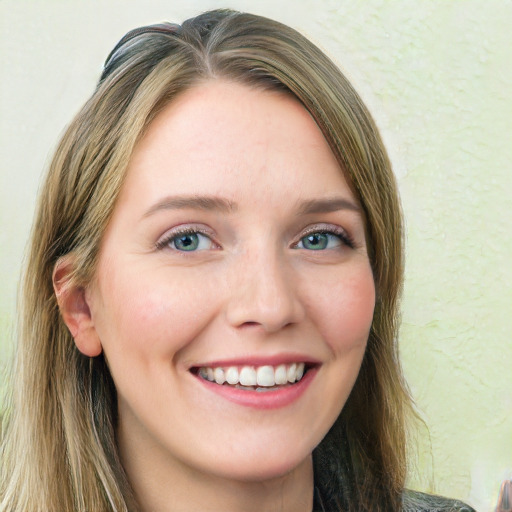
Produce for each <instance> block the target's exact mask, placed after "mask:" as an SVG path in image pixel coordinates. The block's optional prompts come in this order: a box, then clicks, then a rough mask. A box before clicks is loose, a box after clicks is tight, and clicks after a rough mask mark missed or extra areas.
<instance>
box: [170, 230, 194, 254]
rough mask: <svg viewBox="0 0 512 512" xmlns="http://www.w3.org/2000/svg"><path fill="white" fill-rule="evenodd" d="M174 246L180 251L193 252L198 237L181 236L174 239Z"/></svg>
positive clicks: (191, 234) (192, 234)
mask: <svg viewBox="0 0 512 512" xmlns="http://www.w3.org/2000/svg"><path fill="white" fill-rule="evenodd" d="M174 245H175V247H176V249H178V250H180V251H194V250H196V249H197V247H198V245H199V237H198V236H197V234H196V233H189V234H187V235H181V236H179V237H177V238H175V239H174Z"/></svg>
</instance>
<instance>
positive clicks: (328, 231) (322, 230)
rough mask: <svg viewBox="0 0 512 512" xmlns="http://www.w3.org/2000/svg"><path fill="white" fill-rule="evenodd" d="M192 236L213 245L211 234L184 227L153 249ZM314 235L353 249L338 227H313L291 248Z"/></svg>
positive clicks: (351, 242) (162, 247)
mask: <svg viewBox="0 0 512 512" xmlns="http://www.w3.org/2000/svg"><path fill="white" fill-rule="evenodd" d="M194 234H200V235H203V236H206V237H207V238H209V239H210V240H211V241H212V244H214V243H215V242H214V241H213V240H212V236H211V233H209V232H208V231H207V230H204V229H200V228H196V227H194V226H190V227H186V228H182V229H181V228H178V229H176V230H175V231H172V232H171V233H169V234H168V235H167V236H165V237H164V238H162V239H161V240H158V241H157V242H156V244H155V248H156V249H157V250H161V249H165V248H168V247H169V244H170V243H171V242H172V241H173V240H176V239H178V238H180V237H183V236H186V235H194ZM316 234H322V235H333V236H335V237H337V238H339V239H340V241H341V243H342V245H345V246H347V247H349V248H351V249H353V248H354V247H355V243H354V241H353V239H352V238H351V237H350V236H349V235H348V234H347V232H346V231H345V230H344V229H342V228H340V227H338V226H329V227H328V228H327V227H319V226H313V227H311V228H310V229H308V230H306V231H305V232H303V233H302V234H301V237H300V239H299V241H298V242H296V243H294V244H293V247H294V248H296V247H297V245H298V244H299V243H300V242H301V241H302V240H303V239H304V238H306V237H307V236H310V235H316ZM173 250H175V251H178V252H185V251H180V250H179V249H173ZM305 250H308V249H305ZM309 250H311V249H309ZM191 252H195V251H191Z"/></svg>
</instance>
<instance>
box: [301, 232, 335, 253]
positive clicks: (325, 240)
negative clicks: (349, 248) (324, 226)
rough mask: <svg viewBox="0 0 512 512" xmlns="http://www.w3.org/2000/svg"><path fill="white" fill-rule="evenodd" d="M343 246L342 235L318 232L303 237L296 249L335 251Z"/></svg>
mask: <svg viewBox="0 0 512 512" xmlns="http://www.w3.org/2000/svg"><path fill="white" fill-rule="evenodd" d="M341 245H342V239H341V236H340V235H336V234H334V233H324V232H316V233H309V234H308V235H306V236H303V237H302V238H301V239H300V241H299V243H298V244H297V246H296V247H297V248H298V249H307V250H310V251H323V250H324V249H334V248H335V247H340V246H341Z"/></svg>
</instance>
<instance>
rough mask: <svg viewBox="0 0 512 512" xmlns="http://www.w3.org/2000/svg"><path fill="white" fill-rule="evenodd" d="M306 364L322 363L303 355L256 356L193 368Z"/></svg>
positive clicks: (218, 360)
mask: <svg viewBox="0 0 512 512" xmlns="http://www.w3.org/2000/svg"><path fill="white" fill-rule="evenodd" d="M292 363H305V364H307V365H317V364H320V361H319V360H318V359H316V358H314V357H311V356H306V355H303V354H274V355H269V356H263V355H261V354H259V355H255V356H244V357H238V358H229V359H215V360H212V361H204V362H200V363H197V364H193V365H192V366H190V368H189V369H192V368H202V367H205V368H208V367H209V368H218V367H222V368H225V367H229V366H279V365H280V364H292Z"/></svg>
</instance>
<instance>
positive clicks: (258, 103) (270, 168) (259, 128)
mask: <svg viewBox="0 0 512 512" xmlns="http://www.w3.org/2000/svg"><path fill="white" fill-rule="evenodd" d="M163 182H166V184H167V185H168V186H169V187H170V188H172V189H173V190H169V191H167V192H168V193H176V194H180V193H190V192H192V193H197V194H202V193H208V194H221V195H224V196H228V197H229V196H230V195H233V194H236V192H237V190H238V189H240V188H241V187H245V188H247V187H249V188H251V189H252V190H253V192H256V191H257V190H259V189H262V188H263V189H264V190H266V193H267V194H271V193H273V194H281V195H282V194H283V193H285V191H287V193H291V192H292V191H293V190H296V189H297V187H298V188H304V187H305V186H307V187H309V188H310V189H312V190H311V192H312V193H315V194H327V193H329V191H330V190H331V189H332V188H333V187H334V188H339V187H340V186H342V187H346V182H345V179H344V177H343V173H342V172H341V169H340V167H339V165H338V163H337V161H336V159H335V157H334V155H333V154H332V152H331V150H330V148H329V145H328V143H327V141H326V140H325V138H324V137H323V135H322V133H321V131H320V129H319V128H318V126H317V125H316V123H315V121H314V119H313V118H312V117H311V115H310V114H309V112H308V111H307V110H306V109H305V108H304V107H303V106H302V104H301V103H300V102H299V101H298V100H297V99H295V98H294V97H292V96H291V95H288V94H285V93H282V92H273V91H268V90H260V89H255V88H253V87H249V86H247V85H242V84H238V83H232V82H225V81H218V80H214V81H209V82H205V83H201V84H198V85H196V86H194V87H193V88H191V89H188V90H187V91H185V92H184V93H182V94H181V95H180V96H179V97H178V98H176V99H175V100H174V101H173V102H171V103H170V104H169V105H167V106H166V107H165V108H164V109H163V110H162V111H161V112H160V113H159V114H158V115H157V116H156V118H155V119H154V120H153V122H152V123H151V124H150V125H149V127H148V130H147V131H146V133H145V134H144V136H143V138H142V139H141V140H140V141H139V143H138V144H137V145H136V147H135V149H134V152H133V155H132V158H131V160H130V163H129V166H128V175H127V179H126V183H125V186H124V189H125V191H126V189H127V188H133V189H134V190H137V191H138V193H140V192H141V187H142V183H144V188H145V189H148V190H149V189H152V194H153V195H154V194H157V193H159V192H160V191H159V187H161V186H162V183H163ZM171 182H172V183H171ZM191 186H192V187H193V189H194V190H190V187H191Z"/></svg>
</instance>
